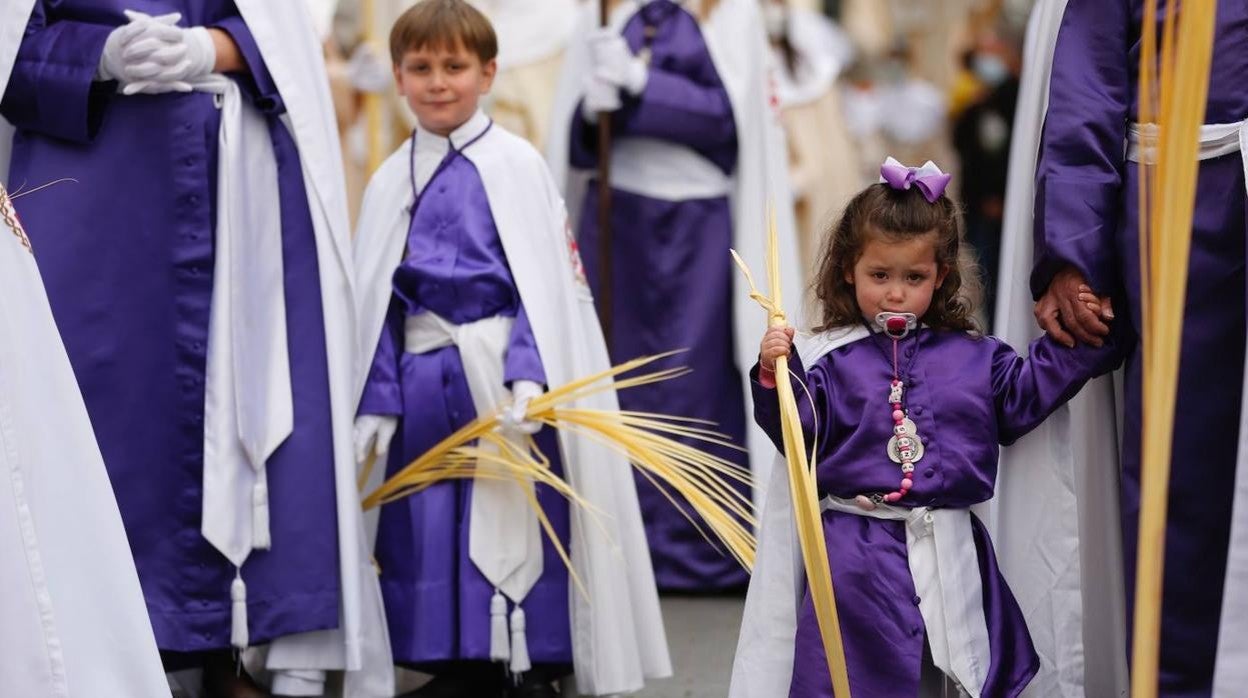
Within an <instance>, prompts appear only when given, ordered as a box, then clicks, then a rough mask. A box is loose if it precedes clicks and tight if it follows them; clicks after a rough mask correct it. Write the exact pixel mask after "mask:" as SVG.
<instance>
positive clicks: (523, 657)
mask: <svg viewBox="0 0 1248 698" xmlns="http://www.w3.org/2000/svg"><path fill="white" fill-rule="evenodd" d="M524 626H525V622H524V609H522V608H520V604H516V610H514V611H512V612H511V673H512V675H514V676H519V675H520V674H523V673H524V672H526V671H528V670H529V669H532V668H533V664H532V662H530V661H529V641H528V639H527V636H526V634H525V627H524Z"/></svg>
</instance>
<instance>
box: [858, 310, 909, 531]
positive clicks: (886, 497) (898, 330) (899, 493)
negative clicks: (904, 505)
mask: <svg viewBox="0 0 1248 698" xmlns="http://www.w3.org/2000/svg"><path fill="white" fill-rule="evenodd" d="M875 323H876V324H877V325H879V327H880V328H881V329H882V330H884V334H886V335H888V337H889V338H890V339H892V341H893V355H892V357H891V358H892V364H893V379H892V381H891V382H890V383H889V390H888V404H889V407H890V409H891V410H892V418H893V435H892V438H890V439H889V440H888V457H889V459H890V460H892V461H893V462H894V463H898V464H900V465H901V483H900V486H899V487H898V488H897V489H896V490H894V491H892V492H889V493H887V494H881V493H876V494H873V495H870V496H867V495H858V497H856V501H857V503H858V505H859V506H860V507H862V508H863V509H867V510H871V509H874V508H875V506H876V505H877V504H880V503H885V502H887V503H889V504H893V503H895V502H897V501H898V500H900V499H901V498H902V497H904V496H906V494H907V493H908V492H909V491H910V488H911V487H913V486H914V464H915V463H917V462H918V461H919V460H921V459H922V458H923V441H922V439H920V438H919V432H918V428H917V427H916V426H915V424H914V422H913V421H911V420H910V418H909V417H907V416H906V411H905V397H904V396H905V388H906V383H905V381H904V380H902V372H901V366H900V362H899V360H898V355H899V353H900V346H901V340H903V339H905V338H906V336H907V335H909V334H910V331H911V330H914V329H916V328H917V326H918V320H917V318H915V316H914V313H880V314H878V315H876V316H875ZM876 346H879V345H878V344H877V345H876ZM918 347H919V337H918V333H917V332H915V335H914V353H913V354H912V355H911V356H910V362H909V364H907V366H906V374H909V372H910V367H911V366H913V365H914V359H915V357H916V356H918V353H919V351H918ZM880 351H881V352H884V358H885V360H887V359H889V358H890V357H889V356H888V353H887V352H885V351H884V348H883V347H880Z"/></svg>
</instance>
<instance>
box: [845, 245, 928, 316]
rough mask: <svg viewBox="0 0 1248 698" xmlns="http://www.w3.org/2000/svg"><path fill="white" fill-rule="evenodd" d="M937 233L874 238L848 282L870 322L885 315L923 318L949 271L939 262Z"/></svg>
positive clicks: (847, 279) (846, 279) (866, 246)
mask: <svg viewBox="0 0 1248 698" xmlns="http://www.w3.org/2000/svg"><path fill="white" fill-rule="evenodd" d="M936 239H937V233H936V231H932V232H929V233H924V234H923V235H917V236H914V237H911V238H909V239H907V240H889V239H887V238H884V237H883V236H880V235H871V236H869V237H868V239H867V242H866V244H865V245H864V246H863V248H862V256H860V257H859V258H858V262H857V263H856V264H854V268H853V269H852V270H847V271H846V272H845V281H846V282H848V283H849V284H851V285H852V286H853V287H854V295H855V297H857V299H858V308H859V309H861V310H862V315H863V317H864V318H866V319H867V321H868V322H870V321H872V320H874V319H875V316H876V315H877V314H878V313H881V312H892V313H914V315H915V317H920V318H921V317H923V315H925V314H926V313H927V309H928V308H929V307H930V306H931V305H932V294H934V293H935V292H936V289H938V288H940V285H941V284H943V283H944V282H945V275H946V274H947V273H948V272H949V270H948V269H947V268H942V267H941V266H940V265H939V264H938V263H937V262H936Z"/></svg>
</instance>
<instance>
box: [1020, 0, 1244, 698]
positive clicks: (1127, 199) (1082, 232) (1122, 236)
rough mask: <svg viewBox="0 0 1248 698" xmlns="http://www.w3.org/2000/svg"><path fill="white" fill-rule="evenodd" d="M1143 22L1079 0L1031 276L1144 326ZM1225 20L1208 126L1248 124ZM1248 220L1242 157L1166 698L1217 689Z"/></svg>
mask: <svg viewBox="0 0 1248 698" xmlns="http://www.w3.org/2000/svg"><path fill="white" fill-rule="evenodd" d="M1161 19H1162V18H1161V16H1160V15H1159V16H1158V17H1157V18H1155V20H1156V22H1157V23H1158V35H1159V36H1160V35H1161V26H1160V24H1161ZM1142 20H1143V3H1142V2H1141V0H1070V2H1069V4H1068V5H1067V7H1066V13H1065V15H1064V17H1063V18H1062V27H1061V30H1060V33H1059V34H1058V38H1057V48H1056V51H1055V53H1054V60H1053V73H1052V82H1051V88H1050V97H1049V110H1048V114H1047V117H1046V120H1045V128H1044V136H1043V140H1042V143H1041V147H1040V163H1039V165H1038V172H1037V176H1036V215H1035V221H1036V226H1035V241H1036V242H1035V244H1036V254H1035V259H1036V265H1035V268H1034V270H1033V272H1032V278H1031V288H1032V292H1033V294H1035V295H1036V296H1037V297H1038V296H1039V295H1040V294H1042V293H1043V292H1044V291H1045V289H1046V288H1047V287H1048V284H1049V281H1050V279H1051V278H1052V277H1053V274H1054V273H1056V272H1057V270H1058V269H1060V268H1062V267H1063V266H1064V265H1067V264H1070V265H1073V266H1074V267H1075V268H1076V269H1078V270H1080V271H1081V272H1082V273H1083V274H1084V276H1085V277H1086V278H1087V280H1088V282H1089V284H1090V285H1091V286H1092V287H1093V288H1095V289H1097V290H1098V292H1100V293H1119V292H1123V293H1125V296H1126V300H1127V303H1126V305H1127V307H1126V308H1125V309H1124V310H1129V311H1130V315H1129V317H1130V319H1131V321H1132V322H1133V323H1135V326H1136V327H1139V326H1140V305H1139V298H1140V274H1139V247H1138V242H1137V241H1138V230H1139V228H1138V220H1137V201H1138V187H1139V170H1138V168H1137V166H1136V164H1135V163H1132V162H1127V161H1126V160H1125V157H1124V145H1123V144H1124V142H1125V139H1126V137H1127V127H1128V123H1129V122H1131V121H1134V120H1135V118H1136V110H1137V105H1138V98H1137V85H1138V68H1139V46H1140V26H1141V23H1142ZM1216 22H1217V25H1216V34H1215V37H1214V46H1213V65H1212V68H1211V71H1210V82H1209V97H1208V101H1207V104H1206V113H1205V123H1233V122H1238V121H1240V120H1243V119H1244V118H1246V117H1248V81H1246V80H1245V79H1244V75H1245V74H1246V73H1248V45H1245V43H1244V41H1243V39H1244V37H1245V35H1246V32H1248V6H1245V5H1244V4H1243V3H1235V2H1222V3H1218V7H1217V20H1216ZM1244 214H1245V197H1244V173H1243V165H1242V160H1241V156H1240V154H1239V153H1238V152H1236V153H1232V154H1229V155H1224V156H1222V157H1219V158H1215V159H1211V160H1206V161H1203V162H1201V163H1200V172H1199V179H1198V183H1197V189H1196V207H1195V216H1194V219H1193V225H1192V249H1191V261H1190V269H1189V274H1188V281H1187V301H1186V303H1185V307H1184V311H1183V312H1184V318H1185V320H1184V325H1183V340H1182V364H1181V366H1180V369H1179V386H1178V396H1177V398H1176V400H1177V401H1178V402H1179V404H1181V405H1182V406H1183V408H1182V409H1180V410H1178V412H1177V413H1176V414H1175V422H1174V445H1173V450H1172V466H1171V468H1172V477H1171V480H1170V495H1169V506H1168V514H1167V524H1166V552H1165V570H1166V571H1165V579H1164V585H1163V591H1162V594H1163V596H1162V626H1161V643H1162V644H1161V647H1162V649H1161V664H1160V671H1159V680H1160V688H1161V694H1162V695H1166V696H1208V695H1210V693H1211V691H1212V677H1213V669H1214V662H1215V655H1216V649H1217V643H1218V624H1219V615H1220V612H1221V607H1222V590H1223V580H1224V579H1225V576H1226V558H1227V546H1228V543H1229V538H1230V521H1231V502H1232V494H1233V490H1234V488H1233V487H1231V486H1230V482H1228V478H1233V477H1234V464H1235V448H1234V445H1235V444H1236V443H1237V437H1236V435H1237V434H1238V432H1239V419H1240V392H1241V385H1242V383H1243V363H1244V341H1245V332H1246V329H1248V328H1246V326H1245V288H1246V286H1245V284H1246V283H1248V279H1246V278H1245V270H1244V263H1245V257H1244V237H1245V232H1246V228H1245V220H1244ZM1119 317H1120V318H1126V317H1128V315H1127V313H1125V312H1121V313H1119ZM1126 369H1127V370H1126V379H1125V402H1126V404H1125V407H1124V433H1123V441H1122V517H1123V521H1122V524H1123V544H1124V545H1123V547H1124V550H1125V560H1124V565H1125V571H1126V593H1127V595H1128V596H1127V599H1128V606H1127V608H1128V619H1130V618H1131V614H1130V609H1131V607H1132V605H1133V604H1132V597H1133V595H1134V591H1135V581H1134V578H1135V551H1136V539H1137V529H1138V519H1139V511H1140V497H1139V492H1140V429H1141V406H1140V399H1141V384H1140V381H1141V362H1140V354H1139V352H1135V353H1133V354H1132V355H1131V356H1130V357H1128V359H1127V363H1126ZM1128 622H1130V620H1128ZM1124 651H1126V650H1125V648H1124Z"/></svg>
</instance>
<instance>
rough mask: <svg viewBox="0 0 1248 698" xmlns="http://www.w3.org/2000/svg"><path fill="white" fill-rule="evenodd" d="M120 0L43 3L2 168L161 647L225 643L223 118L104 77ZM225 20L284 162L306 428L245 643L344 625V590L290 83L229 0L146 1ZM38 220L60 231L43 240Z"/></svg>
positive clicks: (279, 458)
mask: <svg viewBox="0 0 1248 698" xmlns="http://www.w3.org/2000/svg"><path fill="white" fill-rule="evenodd" d="M131 7H134V4H133V3H129V2H122V0H62V1H59V2H51V1H44V2H40V3H38V4H37V5H36V6H35V9H34V12H33V14H32V17H31V20H30V23H29V26H28V27H27V30H26V35H25V38H24V39H23V41H22V45H21V48H20V50H19V53H18V57H17V63H16V66H15V67H14V70H13V78H12V80H11V82H10V83H9V89H8V91H7V92H6V94H5V97H4V102H3V104H2V105H0V112H2V113H3V115H4V116H5V118H7V119H8V120H9V121H11V122H13V124H14V125H15V126H17V129H18V131H17V135H16V137H15V139H14V144H13V161H12V164H11V168H10V173H9V180H10V181H11V182H15V183H17V184H22V183H25V184H26V185H27V186H35V185H39V184H43V183H45V182H49V181H52V180H56V179H60V178H63V177H72V178H73V179H75V180H77V182H76V183H62V184H59V185H57V186H54V187H52V188H50V189H45V190H43V191H40V192H37V193H33V194H31V195H30V196H26V197H22V198H20V199H18V200H17V201H16V202H15V204H16V206H17V208H18V210H19V212H20V214H21V216H22V218H23V219H24V220H26V221H27V222H28V223H29V224H30V230H31V231H32V234H31V242H32V244H33V246H34V248H35V250H36V253H37V255H38V259H39V267H40V270H41V271H42V272H43V277H44V282H45V284H46V286H47V291H48V299H49V301H50V302H51V305H52V311H53V315H54V316H55V318H56V321H57V326H58V327H59V328H60V331H61V335H62V336H63V337H64V340H65V348H66V350H67V351H68V353H69V358H70V361H71V363H72V364H73V367H74V372H75V374H76V375H77V377H78V382H79V384H80V386H81V388H82V394H83V398H84V399H85V401H86V405H87V411H88V413H89V414H90V417H91V422H92V426H93V427H94V429H95V433H96V436H97V438H98V440H99V444H100V450H101V451H102V453H103V455H104V462H105V465H106V466H107V468H108V472H109V476H110V478H111V480H112V483H113V489H114V491H115V492H116V495H117V504H118V506H119V507H120V509H121V514H122V519H123V521H124V523H125V526H126V533H127V535H128V537H129V540H130V547H131V549H132V551H133V553H134V558H135V564H136V566H137V568H138V572H139V581H140V582H141V584H142V587H143V593H144V597H145V599H146V602H147V608H148V613H149V614H150V616H151V621H152V627H153V630H154V631H155V634H156V641H157V645H158V646H159V647H160V648H161V649H162V650H166V651H172V652H195V651H203V650H212V649H222V648H227V647H229V646H230V583H231V582H232V581H233V579H234V576H235V569H234V566H233V565H232V564H231V563H229V562H228V561H227V560H226V559H225V558H224V557H223V556H222V555H221V554H220V553H218V552H217V551H216V550H215V549H214V548H213V547H212V546H211V545H210V544H209V543H208V542H207V541H206V540H205V539H204V537H203V536H202V535H201V533H200V522H201V510H202V509H201V508H202V480H203V443H204V378H205V361H206V355H205V349H206V346H207V342H208V316H209V305H210V299H211V296H212V284H213V252H214V239H213V238H214V230H215V229H216V221H215V215H216V205H215V197H216V192H215V188H216V168H217V150H218V148H217V135H218V125H219V123H220V112H219V111H218V110H217V109H216V108H215V107H214V106H213V97H212V96H211V95H208V94H203V93H191V94H178V93H170V94H161V95H137V96H133V97H124V96H121V95H119V94H117V93H116V84H115V83H98V82H93V77H94V75H95V73H96V66H97V65H98V64H99V60H100V55H101V52H102V50H103V46H104V41H105V39H106V38H107V36H108V34H109V32H110V31H112V30H113V29H114V28H115V27H117V26H119V25H122V24H125V23H126V22H127V19H126V17H125V16H124V14H123V13H122V11H123V10H124V9H127V8H131ZM140 9H142V10H144V11H146V12H149V13H151V14H163V13H167V12H181V13H182V20H181V25H182V26H198V25H202V26H211V27H218V28H220V29H223V30H225V31H226V32H228V33H229V34H230V36H231V37H232V38H233V39H234V41H235V43H237V44H238V47H239V49H240V50H241V52H242V55H243V57H244V59H245V61H246V63H247V65H248V68H249V69H250V73H251V74H250V76H249V77H245V78H244V77H240V78H239V80H240V83H241V84H242V85H243V88H244V92H245V93H246V94H247V95H248V96H249V97H250V98H251V100H252V104H254V105H255V106H256V107H257V108H259V109H260V110H262V111H263V113H265V114H266V115H267V116H268V117H269V125H270V134H271V138H272V142H273V149H274V153H275V156H276V161H277V166H278V177H279V182H278V185H279V187H278V191H279V200H278V201H276V202H274V205H276V206H278V207H279V208H280V212H281V220H282V255H283V263H284V265H285V289H286V312H287V332H288V336H289V351H290V365H291V383H292V386H293V391H294V394H293V404H294V432H293V433H292V434H291V435H290V437H289V438H288V439H287V440H286V441H285V442H284V443H283V444H282V445H281V447H279V449H278V450H277V451H276V452H275V453H274V454H273V456H272V457H271V458H270V459H269V461H268V464H267V466H268V477H269V497H270V500H269V506H270V516H271V527H272V541H273V546H272V550H270V551H255V552H253V553H252V554H251V556H250V557H249V558H248V560H247V562H246V564H244V566H243V569H242V574H243V577H244V578H245V579H246V582H247V590H248V594H247V601H248V603H247V606H248V608H247V614H248V625H249V630H250V636H251V642H252V644H261V643H264V642H267V641H268V640H271V639H273V638H276V637H279V636H283V635H288V634H292V633H298V632H304V631H310V630H319V629H326V628H333V627H337V624H338V609H339V596H340V582H339V572H338V541H337V517H336V513H335V512H336V509H335V503H334V502H335V499H334V465H333V449H332V445H333V444H332V440H331V436H330V407H329V380H328V372H327V368H326V355H325V341H324V327H323V320H322V315H321V295H320V294H321V289H320V282H319V279H318V272H317V258H316V250H315V247H314V240H313V230H312V220H311V217H310V215H309V212H308V205H307V197H306V195H305V191H304V184H303V175H302V174H301V168H300V161H299V152H298V150H297V148H296V146H295V142H294V140H293V139H292V137H291V135H290V133H289V132H288V131H287V130H286V128H285V127H284V126H283V125H282V123H281V121H280V120H279V118H278V117H279V115H281V114H282V113H283V111H284V107H283V103H282V99H281V95H279V94H278V92H277V88H276V85H275V84H274V83H273V80H272V78H271V76H270V75H269V74H268V72H267V71H266V69H265V65H264V61H263V59H262V57H261V55H260V52H259V49H258V48H257V46H256V44H255V41H254V40H253V39H252V37H251V35H250V33H249V32H248V30H247V27H246V25H245V24H244V23H243V20H242V19H241V17H239V15H238V11H237V9H236V8H235V7H234V4H233V3H232V2H230V1H229V0H195V1H189V0H188V1H175V0H161V1H160V2H148V3H145V4H144V5H143V6H142V7H141V8H140ZM39 231H55V234H53V233H51V232H47V233H40V232H39Z"/></svg>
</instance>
